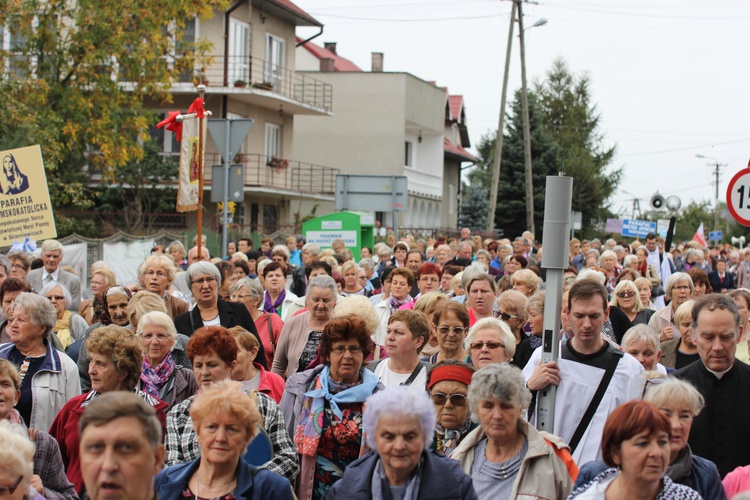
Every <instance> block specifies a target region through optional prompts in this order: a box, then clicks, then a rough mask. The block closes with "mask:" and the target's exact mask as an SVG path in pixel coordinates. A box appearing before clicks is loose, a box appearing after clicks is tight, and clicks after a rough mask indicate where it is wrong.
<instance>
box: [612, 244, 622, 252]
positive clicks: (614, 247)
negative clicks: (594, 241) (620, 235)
mask: <svg viewBox="0 0 750 500" xmlns="http://www.w3.org/2000/svg"><path fill="white" fill-rule="evenodd" d="M612 251H613V252H615V253H617V252H618V251H623V252H624V251H625V247H624V246H622V245H615V246H613V247H612Z"/></svg>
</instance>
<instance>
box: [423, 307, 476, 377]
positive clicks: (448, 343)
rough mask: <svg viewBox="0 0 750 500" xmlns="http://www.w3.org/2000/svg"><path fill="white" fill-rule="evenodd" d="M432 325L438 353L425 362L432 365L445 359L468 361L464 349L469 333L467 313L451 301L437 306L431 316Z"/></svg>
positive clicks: (467, 355)
mask: <svg viewBox="0 0 750 500" xmlns="http://www.w3.org/2000/svg"><path fill="white" fill-rule="evenodd" d="M432 324H433V325H434V328H435V335H436V336H437V340H438V352H436V353H435V354H433V355H432V356H430V357H429V358H428V359H426V360H425V361H429V362H430V363H432V364H435V363H438V362H440V361H443V360H446V359H455V360H458V361H464V362H468V361H469V354H468V353H467V352H466V349H465V348H464V338H465V336H466V333H467V332H468V331H469V313H468V311H467V310H466V308H465V307H464V306H463V305H461V304H459V303H458V302H454V301H452V300H449V301H446V302H441V303H440V304H438V305H437V307H436V308H435V310H434V311H433V315H432Z"/></svg>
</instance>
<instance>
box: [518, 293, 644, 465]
mask: <svg viewBox="0 0 750 500" xmlns="http://www.w3.org/2000/svg"><path fill="white" fill-rule="evenodd" d="M607 299H608V293H607V289H606V288H605V287H604V285H602V284H600V283H598V282H597V281H595V280H592V279H582V280H580V281H577V282H576V283H574V284H573V286H572V287H571V288H570V291H569V292H568V311H569V315H568V324H569V325H570V328H571V330H572V332H573V338H571V339H568V340H566V341H563V342H562V343H561V345H560V358H559V364H558V363H556V362H555V361H549V362H547V363H544V364H541V363H540V361H541V356H542V347H539V348H537V349H536V350H535V351H534V354H532V355H531V359H530V360H529V362H528V363H527V364H526V367H525V368H524V369H523V375H524V378H525V379H526V386H527V387H528V388H529V389H530V390H531V391H532V392H533V391H539V390H542V389H544V388H545V387H547V386H548V385H550V384H555V385H557V386H558V387H557V391H556V393H555V423H554V428H553V429H552V434H554V435H556V436H560V437H561V438H562V439H563V441H565V442H566V443H570V448H571V450H572V454H573V459H574V460H575V462H576V463H578V464H584V463H586V462H590V461H592V460H601V456H602V451H601V437H602V431H603V430H604V423H605V422H606V420H607V417H608V416H609V414H610V413H611V412H612V410H614V409H615V408H616V407H617V406H619V405H620V404H622V403H625V402H626V401H630V400H631V399H635V398H637V397H639V396H640V395H641V389H642V382H640V380H639V379H640V375H641V373H642V372H643V367H642V366H641V364H640V363H639V362H638V361H637V360H636V359H635V358H634V357H633V356H631V355H630V354H625V353H623V352H622V351H620V350H619V349H618V348H616V347H614V346H613V345H612V344H610V343H609V342H607V341H605V340H604V338H603V337H602V329H603V328H604V323H605V322H606V321H607V318H608V317H609V306H608V304H607ZM600 386H602V389H605V390H604V392H602V393H599V392H600V391H599V388H600ZM596 396H599V398H598V401H597V400H596ZM589 408H591V409H592V410H593V414H592V415H591V417H590V418H588V419H584V415H586V414H588V413H589V411H588V410H589ZM529 415H530V416H531V418H530V419H529V420H530V421H532V422H535V421H536V414H535V412H534V411H533V410H530V411H529ZM587 420H588V421H587Z"/></svg>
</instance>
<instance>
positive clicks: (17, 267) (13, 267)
mask: <svg viewBox="0 0 750 500" xmlns="http://www.w3.org/2000/svg"><path fill="white" fill-rule="evenodd" d="M10 267H11V268H12V269H26V266H24V265H23V264H11V265H10Z"/></svg>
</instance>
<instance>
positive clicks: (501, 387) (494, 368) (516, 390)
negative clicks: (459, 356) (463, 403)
mask: <svg viewBox="0 0 750 500" xmlns="http://www.w3.org/2000/svg"><path fill="white" fill-rule="evenodd" d="M488 399H495V400H498V401H501V402H504V403H512V404H517V405H519V406H521V408H528V407H529V403H531V392H530V391H529V390H528V389H527V388H526V382H525V381H524V379H523V375H522V374H521V370H520V369H519V368H518V367H516V366H513V365H510V364H507V363H490V364H489V365H487V366H484V367H482V368H480V369H479V370H477V371H476V372H475V373H474V376H473V377H472V378H471V384H470V385H469V408H471V413H472V414H473V415H474V416H475V418H476V415H477V410H478V409H479V403H481V402H482V401H485V400H488Z"/></svg>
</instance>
